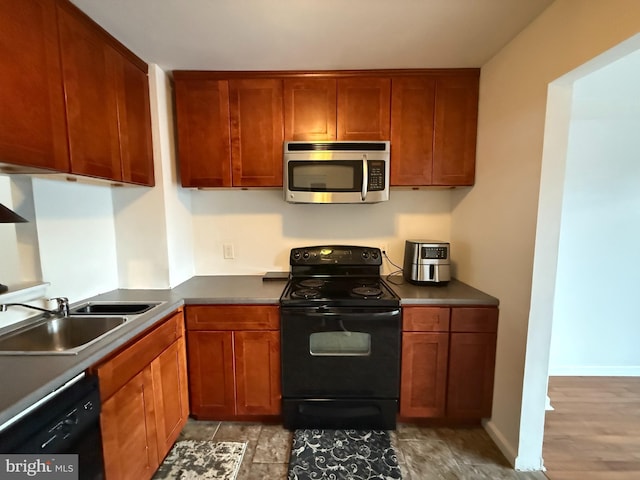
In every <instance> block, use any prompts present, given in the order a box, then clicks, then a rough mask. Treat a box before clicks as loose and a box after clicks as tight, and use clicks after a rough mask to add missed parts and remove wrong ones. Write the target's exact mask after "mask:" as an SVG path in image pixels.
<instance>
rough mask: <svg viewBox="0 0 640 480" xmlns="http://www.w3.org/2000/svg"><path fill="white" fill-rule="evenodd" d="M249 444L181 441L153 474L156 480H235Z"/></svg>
mask: <svg viewBox="0 0 640 480" xmlns="http://www.w3.org/2000/svg"><path fill="white" fill-rule="evenodd" d="M246 448H247V444H246V443H240V442H212V441H207V440H180V441H179V442H176V444H175V445H174V446H173V448H172V449H171V451H170V452H169V454H168V455H167V458H165V460H164V462H162V465H160V468H159V469H158V471H157V472H156V474H155V475H154V476H153V478H154V479H155V480H169V479H172V480H173V479H180V480H198V479H216V480H235V478H236V476H237V475H238V470H240V464H241V463H242V457H243V456H244V451H245V450H246Z"/></svg>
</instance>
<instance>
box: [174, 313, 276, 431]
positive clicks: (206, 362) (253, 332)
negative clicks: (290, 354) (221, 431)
mask: <svg viewBox="0 0 640 480" xmlns="http://www.w3.org/2000/svg"><path fill="white" fill-rule="evenodd" d="M186 318H187V344H188V359H189V382H190V385H189V387H190V388H189V390H190V395H191V413H192V414H193V416H195V417H196V418H199V419H209V420H234V419H252V418H253V419H255V418H257V417H271V416H277V415H279V414H280V411H281V405H280V402H281V389H280V332H279V322H280V317H279V309H278V307H277V306H269V305H232V306H228V305H216V306H204V305H197V306H196V305H194V306H188V307H187V310H186Z"/></svg>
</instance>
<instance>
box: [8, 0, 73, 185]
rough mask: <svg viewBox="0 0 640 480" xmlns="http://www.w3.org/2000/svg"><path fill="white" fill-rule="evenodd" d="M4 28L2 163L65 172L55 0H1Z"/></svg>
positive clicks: (64, 130)
mask: <svg viewBox="0 0 640 480" xmlns="http://www.w3.org/2000/svg"><path fill="white" fill-rule="evenodd" d="M0 32H2V33H1V34H0V71H1V72H2V75H0V112H1V113H0V164H12V165H20V166H23V167H35V168H44V169H51V170H56V171H63V172H66V171H68V169H69V155H68V151H67V130H66V124H65V110H64V92H63V90H62V73H61V70H60V58H59V49H58V25H57V23H56V5H55V0H33V1H29V2H24V1H20V2H16V1H15V0H0ZM17 170H18V169H17ZM19 170H20V171H25V170H24V169H19ZM0 171H7V172H11V171H12V168H11V166H6V165H5V166H2V169H1V170H0Z"/></svg>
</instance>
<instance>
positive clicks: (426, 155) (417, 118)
mask: <svg viewBox="0 0 640 480" xmlns="http://www.w3.org/2000/svg"><path fill="white" fill-rule="evenodd" d="M435 91H436V81H435V79H434V78H433V77H395V78H393V80H392V85H391V158H392V159H393V161H392V162H391V185H392V186H402V185H431V183H432V170H433V115H434V105H435Z"/></svg>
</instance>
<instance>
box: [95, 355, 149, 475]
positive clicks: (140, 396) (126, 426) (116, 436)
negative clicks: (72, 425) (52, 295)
mask: <svg viewBox="0 0 640 480" xmlns="http://www.w3.org/2000/svg"><path fill="white" fill-rule="evenodd" d="M150 405H153V382H152V375H151V368H149V367H147V368H145V369H144V370H142V371H141V372H140V373H139V374H138V375H136V376H135V377H133V378H132V379H131V380H129V382H127V383H126V384H125V385H124V386H123V387H122V388H121V389H120V390H118V392H117V393H115V394H114V395H113V396H112V397H111V398H109V399H108V400H107V401H106V402H104V403H103V404H102V413H101V414H100V424H101V430H102V449H103V453H104V466H105V474H106V478H109V479H118V480H125V479H132V480H142V479H148V478H151V477H152V475H153V474H154V472H155V471H156V469H157V468H158V465H159V460H158V450H157V436H156V422H155V415H154V410H153V408H150V407H149V406H150Z"/></svg>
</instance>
